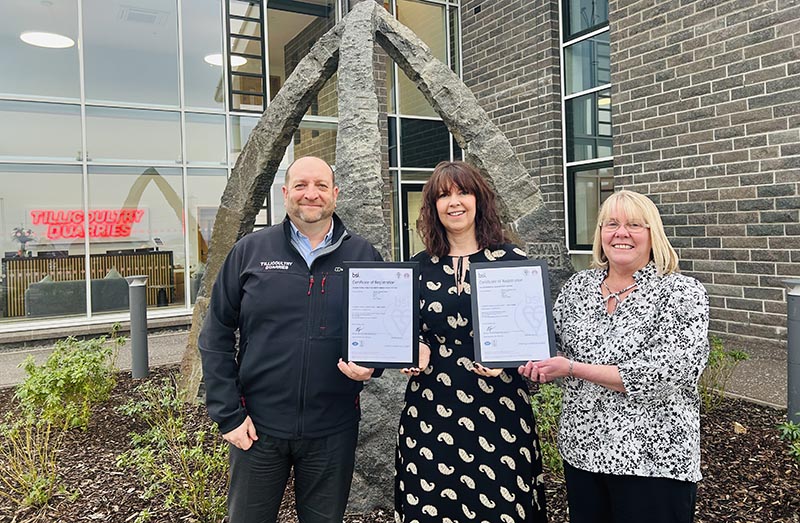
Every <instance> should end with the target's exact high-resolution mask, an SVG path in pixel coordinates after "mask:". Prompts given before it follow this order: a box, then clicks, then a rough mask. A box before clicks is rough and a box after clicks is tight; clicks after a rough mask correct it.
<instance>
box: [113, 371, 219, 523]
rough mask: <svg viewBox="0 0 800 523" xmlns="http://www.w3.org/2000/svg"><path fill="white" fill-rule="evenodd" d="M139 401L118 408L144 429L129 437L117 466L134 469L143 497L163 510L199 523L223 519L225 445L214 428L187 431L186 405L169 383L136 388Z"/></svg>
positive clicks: (173, 384)
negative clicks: (153, 500) (187, 515)
mask: <svg viewBox="0 0 800 523" xmlns="http://www.w3.org/2000/svg"><path fill="white" fill-rule="evenodd" d="M136 392H137V396H139V397H140V398H141V399H139V400H131V401H129V402H128V403H127V404H125V405H123V406H122V407H120V408H119V410H120V411H121V412H122V413H124V414H126V415H129V416H133V417H135V418H137V419H139V420H141V421H143V422H144V423H145V424H146V425H147V427H148V429H147V430H146V431H145V432H144V433H141V434H131V442H132V444H131V447H132V448H131V449H130V450H128V451H127V452H125V453H123V454H122V455H120V456H119V457H118V459H117V464H118V465H119V466H121V467H132V468H134V469H136V471H137V472H138V474H139V476H140V478H141V479H142V482H143V483H144V484H145V485H147V487H146V489H145V491H144V496H145V497H146V498H148V499H150V498H154V497H156V496H159V497H161V498H162V499H163V501H164V506H165V507H167V508H171V507H177V508H181V509H184V510H186V511H188V512H189V513H190V514H192V516H194V517H195V518H196V519H197V520H198V521H200V522H201V523H204V522H208V523H212V522H217V521H219V520H220V519H222V517H223V516H225V513H226V508H225V499H226V493H227V490H228V445H227V443H225V442H223V441H222V438H221V437H220V435H219V433H218V431H217V429H216V427H215V426H214V427H212V429H211V430H201V429H197V430H191V429H190V428H188V427H187V419H186V415H185V412H186V410H185V409H188V408H191V407H188V406H186V405H185V404H184V403H183V402H182V401H181V399H180V395H179V391H178V388H177V386H176V385H175V383H174V382H173V381H172V380H170V379H165V380H163V381H162V382H161V383H160V384H156V383H153V382H147V383H144V384H142V385H140V386H139V387H138V388H137V389H136Z"/></svg>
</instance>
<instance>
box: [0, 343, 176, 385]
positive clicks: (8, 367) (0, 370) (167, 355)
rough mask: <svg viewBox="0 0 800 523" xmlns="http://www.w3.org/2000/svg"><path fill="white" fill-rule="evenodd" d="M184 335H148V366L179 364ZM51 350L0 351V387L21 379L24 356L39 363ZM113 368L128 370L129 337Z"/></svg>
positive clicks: (129, 366) (41, 348)
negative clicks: (31, 357) (30, 357)
mask: <svg viewBox="0 0 800 523" xmlns="http://www.w3.org/2000/svg"><path fill="white" fill-rule="evenodd" d="M188 336H189V333H188V332H186V331H182V332H168V333H155V334H150V335H149V336H148V337H147V354H148V357H149V360H150V366H151V367H160V366H163V365H170V364H173V363H180V361H181V357H182V356H183V351H184V349H185V348H186V342H187V339H188ZM51 350H52V349H51V348H50V347H39V348H25V349H16V350H10V351H3V352H0V388H3V387H11V386H13V385H16V384H17V383H19V382H20V381H22V380H23V379H24V378H25V372H24V371H23V370H22V369H21V368H19V366H20V364H21V363H22V362H23V361H25V359H26V358H27V357H28V356H33V357H34V359H35V360H36V361H37V363H41V362H43V361H45V360H46V359H47V356H48V355H49V354H50V352H51ZM117 367H118V368H119V369H121V370H130V369H131V342H130V340H129V341H128V342H127V343H126V344H125V345H123V346H122V348H120V351H119V356H118V357H117Z"/></svg>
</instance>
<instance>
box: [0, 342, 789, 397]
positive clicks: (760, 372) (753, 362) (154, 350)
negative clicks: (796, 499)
mask: <svg viewBox="0 0 800 523" xmlns="http://www.w3.org/2000/svg"><path fill="white" fill-rule="evenodd" d="M187 339H188V331H179V332H162V333H154V334H151V335H150V336H148V355H149V358H150V365H151V367H158V366H162V365H169V364H174V363H180V361H181V357H182V355H183V351H184V350H185V348H186V342H187ZM50 350H51V349H50V348H48V347H40V348H24V349H18V350H10V351H0V388H3V387H10V386H13V385H15V384H17V383H19V382H20V381H22V379H23V378H24V377H25V373H24V372H23V371H22V369H20V368H19V365H20V364H21V363H22V362H23V361H24V360H25V358H27V357H28V356H29V355H31V356H33V357H34V358H35V359H36V360H37V361H38V362H42V361H44V360H45V359H46V358H47V355H48V354H49V353H50ZM130 351H131V345H130V342H128V343H127V344H125V346H123V347H122V349H121V350H120V353H119V357H118V359H117V366H118V367H119V368H120V369H122V370H130V368H131V352H130ZM753 352H754V353H753V354H751V356H750V359H749V360H748V361H744V362H742V363H741V364H740V365H739V367H738V368H737V369H736V372H735V373H734V375H733V377H732V379H731V383H730V384H729V386H728V390H729V392H730V393H731V395H734V396H738V397H743V398H746V399H748V400H750V401H754V402H757V403H761V404H765V405H770V406H772V407H776V408H786V388H787V387H786V366H787V361H786V351H785V350H784V351H780V350H774V349H762V350H759V351H757V352H755V351H753Z"/></svg>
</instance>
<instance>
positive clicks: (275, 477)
mask: <svg viewBox="0 0 800 523" xmlns="http://www.w3.org/2000/svg"><path fill="white" fill-rule="evenodd" d="M357 440H358V426H357V425H356V426H355V427H353V428H351V429H347V430H345V431H343V432H338V433H336V434H332V435H330V436H326V437H324V438H313V439H297V440H290V439H281V438H274V437H272V436H267V435H260V436H259V437H258V440H256V441H255V442H253V446H252V447H250V449H248V450H246V451H244V450H240V449H238V448H236V447H234V446H233V445H231V446H230V465H231V468H230V480H231V481H230V488H229V490H228V518H229V523H274V522H275V521H276V520H277V517H278V508H279V507H280V503H281V499H283V492H284V490H285V489H286V482H287V481H288V479H289V471H290V470H291V468H292V467H294V490H295V505H296V507H297V515H298V517H299V519H300V521H301V522H302V523H342V517H343V515H344V510H345V507H346V506H347V497H348V496H349V495H350V482H351V481H352V479H353V463H354V461H355V452H356V442H357Z"/></svg>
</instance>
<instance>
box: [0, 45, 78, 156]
mask: <svg viewBox="0 0 800 523" xmlns="http://www.w3.org/2000/svg"><path fill="white" fill-rule="evenodd" d="M0 54H2V53H0ZM0 76H2V75H0ZM0 158H4V159H7V160H8V159H12V160H13V159H31V158H36V159H47V160H70V161H76V160H78V161H79V160H81V159H82V158H81V108H80V107H79V106H77V105H66V104H50V103H38V102H8V101H2V100H0Z"/></svg>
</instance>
